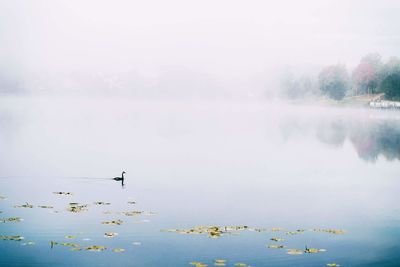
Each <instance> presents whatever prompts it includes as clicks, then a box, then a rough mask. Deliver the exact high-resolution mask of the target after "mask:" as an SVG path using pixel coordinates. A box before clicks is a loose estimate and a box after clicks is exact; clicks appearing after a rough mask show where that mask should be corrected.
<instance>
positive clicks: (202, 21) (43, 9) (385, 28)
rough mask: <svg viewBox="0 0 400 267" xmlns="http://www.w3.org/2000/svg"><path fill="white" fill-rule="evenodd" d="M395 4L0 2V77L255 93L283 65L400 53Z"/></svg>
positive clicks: (35, 84) (269, 86)
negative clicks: (370, 54) (127, 81)
mask: <svg viewBox="0 0 400 267" xmlns="http://www.w3.org/2000/svg"><path fill="white" fill-rule="evenodd" d="M399 9H400V3H399V2H398V1H393V0H386V1H380V2H379V3H378V2H376V1H372V0H370V1H361V0H358V1H316V0H308V1H301V2H297V1H281V2H279V3H277V2H271V1H252V2H244V1H218V2H215V1H202V2H188V1H168V2H165V1H146V2H141V3H139V2H133V1H112V2H111V1H92V0H89V1H63V0H60V1H48V0H39V1H34V2H31V1H4V0H1V1H0V14H1V16H0V43H1V46H0V78H1V77H3V78H4V77H5V78H8V79H11V80H13V81H16V82H18V83H20V84H24V87H25V88H32V90H33V91H35V92H36V91H40V90H44V91H46V90H49V91H57V89H58V88H64V89H62V90H61V91H63V90H65V91H68V90H72V89H75V91H77V92H78V93H84V92H85V91H87V90H93V88H95V87H96V86H97V83H98V81H102V82H103V83H106V84H107V86H108V87H109V88H111V90H113V89H118V88H120V87H122V88H123V90H128V91H129V90H130V89H129V88H132V87H135V88H140V89H141V90H144V91H146V90H148V88H154V87H159V88H161V87H162V88H163V89H162V90H166V92H164V93H163V94H167V95H168V94H171V95H172V96H173V95H174V92H172V93H171V92H169V91H168V89H165V88H168V87H173V88H178V89H179V90H180V91H185V92H189V94H192V92H194V94H195V93H196V90H197V91H202V92H207V91H209V92H207V93H209V94H210V95H213V92H214V91H215V90H216V88H218V89H221V88H222V89H223V91H224V92H227V94H241V95H247V94H250V95H252V94H256V95H263V93H264V92H265V91H271V92H272V93H274V92H276V87H277V84H278V80H279V79H278V76H279V75H280V74H281V73H282V71H284V70H287V69H289V70H291V71H294V72H298V73H314V72H316V71H318V70H319V69H320V68H321V67H323V66H326V65H331V64H337V63H341V64H345V65H346V66H347V68H348V69H351V68H352V67H354V66H355V65H356V64H357V63H358V62H359V60H360V58H361V57H363V56H364V55H366V54H368V53H379V54H381V55H382V57H383V60H387V59H388V58H389V57H391V56H400V54H399V53H400V52H399V50H398V47H399V45H400V34H399V33H400V30H399V28H398V27H397V25H399V24H400V18H399V17H398V15H397V11H398V10H399ZM75 76H79V77H78V78H77V77H75ZM124 76H128V77H129V83H128V84H126V82H125V83H124V82H121V81H120V80H121V79H122V80H123V77H124ZM10 77H11V78H10ZM121 77H122V78H121ZM44 80H46V82H43V81H44ZM81 80H85V81H81ZM42 83H43V84H42ZM88 87H93V88H92V89H91V88H88ZM49 88H50V89H49ZM162 90H161V91H162ZM159 92H160V90H158V91H157V90H156V91H155V92H154V95H157V94H159ZM207 93H206V94H207ZM111 94H112V92H111Z"/></svg>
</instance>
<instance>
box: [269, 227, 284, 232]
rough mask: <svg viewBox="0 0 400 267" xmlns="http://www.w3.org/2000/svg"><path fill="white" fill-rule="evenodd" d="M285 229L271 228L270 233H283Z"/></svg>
mask: <svg viewBox="0 0 400 267" xmlns="http://www.w3.org/2000/svg"><path fill="white" fill-rule="evenodd" d="M284 230H285V229H284V228H281V227H272V228H271V231H272V232H280V231H284Z"/></svg>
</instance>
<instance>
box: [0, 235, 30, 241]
mask: <svg viewBox="0 0 400 267" xmlns="http://www.w3.org/2000/svg"><path fill="white" fill-rule="evenodd" d="M23 239H25V238H24V237H23V236H19V235H0V240H12V241H21V240H23Z"/></svg>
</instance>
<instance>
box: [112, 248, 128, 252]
mask: <svg viewBox="0 0 400 267" xmlns="http://www.w3.org/2000/svg"><path fill="white" fill-rule="evenodd" d="M112 251H113V252H124V251H125V249H123V248H114V249H113V250H112Z"/></svg>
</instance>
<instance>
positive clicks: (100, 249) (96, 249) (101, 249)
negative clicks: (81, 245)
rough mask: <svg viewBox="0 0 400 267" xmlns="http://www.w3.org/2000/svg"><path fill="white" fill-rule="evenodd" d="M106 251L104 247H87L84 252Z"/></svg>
mask: <svg viewBox="0 0 400 267" xmlns="http://www.w3.org/2000/svg"><path fill="white" fill-rule="evenodd" d="M106 249H107V248H106V247H105V246H89V247H86V248H85V250H89V251H103V250H106Z"/></svg>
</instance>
